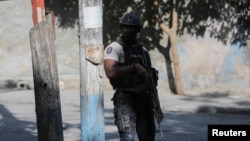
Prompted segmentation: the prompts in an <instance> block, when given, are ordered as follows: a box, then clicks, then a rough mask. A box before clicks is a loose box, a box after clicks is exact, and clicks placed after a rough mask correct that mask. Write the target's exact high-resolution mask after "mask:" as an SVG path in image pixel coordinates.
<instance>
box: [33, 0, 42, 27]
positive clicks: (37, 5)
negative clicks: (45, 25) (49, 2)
mask: <svg viewBox="0 0 250 141" xmlns="http://www.w3.org/2000/svg"><path fill="white" fill-rule="evenodd" d="M31 3H32V18H33V24H34V25H37V24H38V23H40V22H43V21H45V6H44V0H31Z"/></svg>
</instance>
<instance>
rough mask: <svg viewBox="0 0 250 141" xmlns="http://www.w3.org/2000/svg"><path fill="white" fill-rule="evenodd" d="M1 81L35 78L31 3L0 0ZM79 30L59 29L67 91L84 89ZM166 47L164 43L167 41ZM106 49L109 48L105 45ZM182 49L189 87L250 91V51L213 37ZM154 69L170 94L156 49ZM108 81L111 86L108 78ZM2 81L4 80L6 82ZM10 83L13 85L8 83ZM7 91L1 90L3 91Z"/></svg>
mask: <svg viewBox="0 0 250 141" xmlns="http://www.w3.org/2000/svg"><path fill="white" fill-rule="evenodd" d="M0 9H1V11H0V21H1V28H0V32H1V35H0V63H1V67H0V80H1V81H2V84H3V81H4V82H5V85H10V86H11V85H12V83H13V85H15V84H14V82H13V81H19V80H29V81H30V80H31V81H33V80H32V77H33V76H32V75H33V72H32V62H31V51H30V41H29V30H30V28H32V26H33V24H32V16H31V3H30V0H15V1H1V2H0ZM77 30H78V27H77V26H76V27H75V28H68V29H62V28H58V26H56V40H55V46H56V53H57V64H58V71H59V79H60V81H63V83H64V86H65V87H78V86H79V45H78V43H79V41H78V31H77ZM163 44H164V43H163ZM105 46H106V45H105ZM178 51H179V56H180V63H181V74H182V81H183V87H184V89H193V88H201V89H207V88H209V87H220V88H222V89H228V88H230V89H231V88H234V89H238V88H240V89H249V87H250V61H249V60H250V47H249V46H248V47H246V48H238V47H237V46H230V45H223V44H222V43H220V42H217V41H216V40H215V39H211V38H209V37H208V36H205V37H204V38H194V37H189V36H184V37H181V38H178ZM150 54H151V55H152V59H153V64H154V66H155V67H156V68H157V69H159V70H160V83H159V84H160V85H159V87H160V88H162V89H163V90H164V91H165V90H167V91H168V78H167V72H166V64H165V62H164V58H163V57H162V56H161V55H160V54H159V53H158V51H157V50H154V51H150ZM104 78H105V79H104V81H105V82H107V81H108V80H107V79H106V77H105V75H104ZM0 83H1V82H0ZM6 83H8V84H6ZM104 84H105V87H106V88H110V85H109V84H108V83H104ZM0 88H1V87H0Z"/></svg>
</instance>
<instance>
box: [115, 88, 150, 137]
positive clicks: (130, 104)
mask: <svg viewBox="0 0 250 141" xmlns="http://www.w3.org/2000/svg"><path fill="white" fill-rule="evenodd" d="M149 97H150V96H149V93H147V92H145V93H141V94H135V93H133V92H131V91H122V90H118V91H116V92H115V94H114V97H113V99H112V100H113V102H114V117H115V124H116V125H117V128H118V131H119V135H120V141H134V140H135V137H136V135H137V136H138V139H139V141H155V120H154V112H153V108H152V104H151V102H150V98H149Z"/></svg>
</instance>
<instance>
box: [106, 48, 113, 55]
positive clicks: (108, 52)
mask: <svg viewBox="0 0 250 141" xmlns="http://www.w3.org/2000/svg"><path fill="white" fill-rule="evenodd" d="M112 50H113V49H112V47H111V46H109V47H108V48H107V51H106V52H107V54H110V53H111V52H112Z"/></svg>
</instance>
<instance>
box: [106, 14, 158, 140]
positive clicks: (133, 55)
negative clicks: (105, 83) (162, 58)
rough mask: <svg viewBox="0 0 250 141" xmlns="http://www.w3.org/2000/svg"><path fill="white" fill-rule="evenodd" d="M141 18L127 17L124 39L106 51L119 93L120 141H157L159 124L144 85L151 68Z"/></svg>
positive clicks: (116, 113) (109, 71) (109, 72)
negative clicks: (142, 39) (141, 35)
mask: <svg viewBox="0 0 250 141" xmlns="http://www.w3.org/2000/svg"><path fill="white" fill-rule="evenodd" d="M141 24H142V23H141V19H140V18H139V17H138V16H137V15H135V14H132V13H130V14H125V15H124V16H123V17H122V18H121V19H120V30H121V33H122V35H121V37H120V38H119V39H118V40H116V41H114V42H112V43H111V44H109V45H108V46H107V47H106V48H105V52H104V70H105V73H106V76H107V77H108V78H109V80H110V83H111V85H112V86H113V89H114V90H115V94H114V96H113V98H112V100H113V103H114V117H115V124H116V126H117V128H118V131H119V135H120V141H134V140H135V137H136V134H137V136H138V139H139V140H140V141H154V140H155V122H154V112H153V109H152V104H150V97H149V94H148V92H147V87H143V84H144V83H146V82H147V79H148V73H147V69H146V68H145V66H146V65H147V66H151V61H150V57H149V54H148V52H147V50H146V48H145V47H144V46H143V45H142V44H141V43H139V42H138V40H137V34H138V33H139V32H140V30H141Z"/></svg>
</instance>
